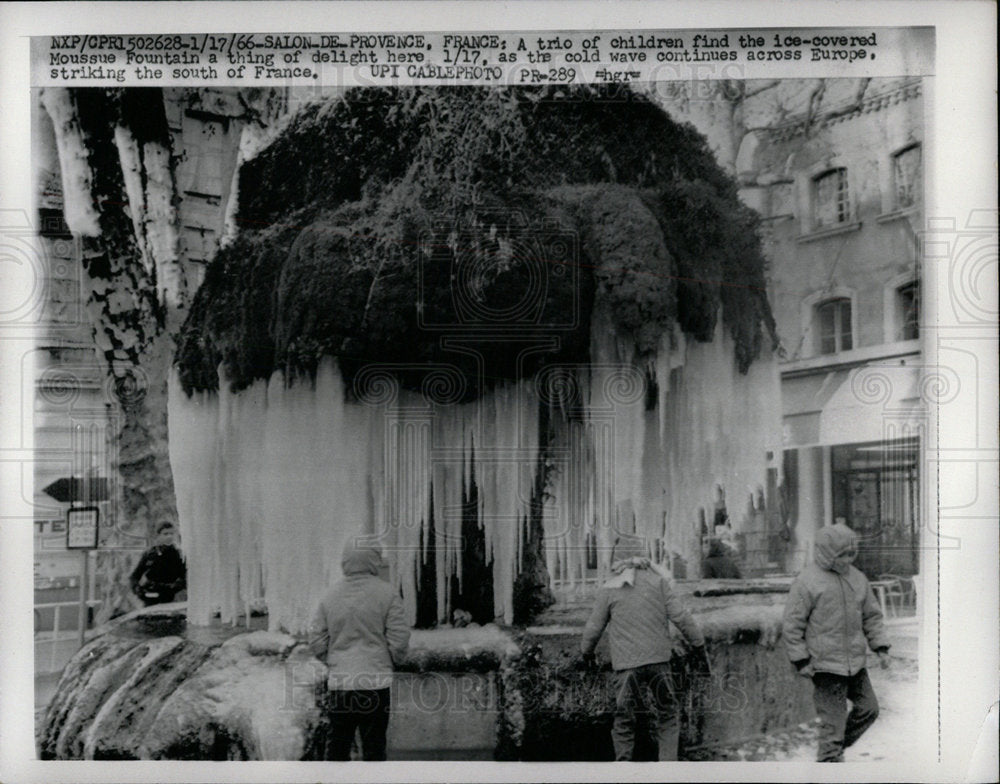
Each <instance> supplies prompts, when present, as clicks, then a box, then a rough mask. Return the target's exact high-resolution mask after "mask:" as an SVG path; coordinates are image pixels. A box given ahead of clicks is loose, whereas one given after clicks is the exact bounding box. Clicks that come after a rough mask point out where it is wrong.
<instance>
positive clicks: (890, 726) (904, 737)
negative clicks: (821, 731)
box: [697, 646, 922, 762]
mask: <svg viewBox="0 0 1000 784" xmlns="http://www.w3.org/2000/svg"><path fill="white" fill-rule="evenodd" d="M894 647H895V646H894ZM871 663H872V668H870V669H869V670H868V674H869V677H870V678H871V682H872V688H873V689H874V690H875V696H876V697H877V698H878V701H879V708H880V711H879V717H878V720H877V721H876V722H875V724H874V725H872V727H871V728H870V729H869V730H868V732H866V733H865V734H864V735H863V736H862V737H861V739H860V740H859V741H858V742H857V743H856V744H855V745H854V746H852V747H851V748H849V749H847V750H846V751H845V752H844V761H845V762H907V761H910V760H913V759H917V758H920V757H921V756H922V752H921V750H920V748H919V747H920V744H921V737H920V735H919V733H916V732H914V731H913V725H914V721H915V718H916V717H917V716H918V711H919V705H918V700H919V683H918V677H917V676H918V673H917V662H916V659H915V657H911V656H908V655H906V656H894V657H893V658H892V666H891V667H890V668H889V669H888V670H883V669H881V668H880V667H879V666H878V664H877V663H875V661H874V657H872V662H871ZM817 730H818V727H817V725H816V722H815V720H813V721H811V722H804V723H802V724H800V725H798V726H797V727H793V728H792V729H790V730H783V731H781V732H774V733H771V734H769V735H765V736H762V737H759V738H754V739H751V740H747V741H745V742H743V743H740V744H737V745H733V746H727V747H724V748H715V749H711V750H708V749H706V750H704V752H702V753H701V754H699V755H698V756H697V758H698V759H712V760H733V761H739V760H747V761H750V760H759V761H765V760H766V761H778V762H812V761H814V760H815V759H816V747H817Z"/></svg>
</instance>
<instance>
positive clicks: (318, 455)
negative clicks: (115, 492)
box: [170, 319, 780, 631]
mask: <svg viewBox="0 0 1000 784" xmlns="http://www.w3.org/2000/svg"><path fill="white" fill-rule="evenodd" d="M592 352H593V357H594V358H593V361H592V363H591V364H590V365H589V366H584V367H574V368H562V369H556V368H553V369H550V372H547V373H544V374H543V375H542V376H541V377H540V378H539V380H538V384H539V386H542V387H544V388H543V389H540V390H536V389H535V381H528V380H522V381H520V382H517V383H516V384H515V383H509V384H503V385H500V386H498V387H496V388H495V389H494V390H492V391H491V392H489V393H487V394H486V395H484V396H483V397H482V398H481V399H479V400H477V401H475V402H472V403H465V404H451V403H448V402H447V398H448V396H449V391H448V390H447V389H444V390H442V389H437V390H435V389H433V388H430V389H425V393H424V394H419V393H416V392H409V391H405V390H401V389H400V388H399V386H398V383H397V382H396V380H395V379H394V378H393V376H392V375H391V374H390V373H387V372H381V371H380V370H379V368H378V366H373V367H372V370H373V372H371V373H362V374H361V375H359V376H358V378H357V379H356V380H355V384H354V390H353V391H354V393H355V395H356V400H349V399H348V396H347V394H346V392H345V386H344V384H343V382H342V379H341V377H340V374H339V372H338V370H337V367H336V363H335V361H334V360H325V361H324V362H323V363H322V365H321V368H320V371H319V373H318V375H317V377H316V381H315V384H314V385H311V384H308V383H299V384H295V385H292V386H290V387H289V386H286V385H285V383H284V379H283V378H282V376H281V375H280V374H276V375H275V376H273V377H272V379H271V381H270V382H269V383H265V382H257V383H256V384H254V385H252V386H251V387H250V388H249V389H246V390H243V391H242V392H239V393H233V392H230V391H228V384H226V383H224V382H223V383H220V385H219V389H220V391H219V392H218V393H196V394H194V395H193V396H192V397H190V398H189V397H187V396H186V395H184V394H183V393H181V391H180V389H179V388H178V386H177V383H178V382H177V381H176V379H174V381H173V382H172V383H173V384H174V387H173V388H172V389H171V395H170V400H171V410H170V425H171V433H170V447H171V461H172V463H173V466H174V481H175V483H176V486H177V496H178V500H179V513H180V519H181V533H182V542H183V546H184V549H185V551H186V552H188V553H192V554H197V555H196V556H195V557H191V558H189V563H190V567H189V571H190V575H189V585H190V588H189V595H190V600H189V617H190V619H191V621H192V622H193V623H207V622H208V621H209V620H210V618H211V617H212V615H213V613H214V612H216V611H218V612H220V613H221V617H222V619H223V620H224V621H234V620H235V619H236V618H237V617H238V616H239V615H240V614H242V613H245V612H247V611H248V610H249V606H250V605H251V603H253V602H254V601H255V600H259V599H261V598H263V599H264V600H265V601H266V604H267V608H268V612H269V619H270V620H269V622H270V625H271V627H272V628H274V629H278V628H283V629H286V630H289V631H300V630H304V629H305V628H306V627H307V626H308V622H309V618H310V615H311V611H312V609H313V608H314V607H315V606H316V604H317V602H318V601H319V598H320V596H321V595H322V593H323V591H324V590H325V589H326V587H327V586H328V585H329V584H330V583H331V582H332V581H333V580H335V579H338V578H339V575H340V566H339V564H340V553H341V550H342V548H343V545H344V543H345V542H346V541H347V539H348V538H349V537H353V536H365V537H369V541H370V542H371V543H372V544H373V545H375V546H377V547H380V548H381V549H382V550H383V552H384V553H385V555H386V558H387V561H388V562H389V565H390V579H391V580H392V582H393V583H394V584H395V585H397V586H398V587H399V588H400V590H401V593H402V596H403V599H404V604H405V607H406V611H407V614H408V617H409V619H410V622H411V623H412V622H414V621H415V620H416V615H417V589H418V585H419V584H420V576H421V571H422V569H424V568H428V564H430V563H433V564H434V568H435V575H434V585H435V586H436V594H437V596H436V600H437V608H438V620H439V621H444V620H447V618H448V613H449V612H450V610H451V609H452V608H453V606H454V601H453V600H454V597H453V596H452V579H451V578H452V576H456V577H459V579H460V578H461V574H462V557H463V540H462V522H463V514H464V503H465V500H466V499H467V498H469V497H471V495H472V493H471V488H472V486H473V483H474V484H475V487H476V497H477V502H478V509H477V518H478V521H479V525H480V526H481V528H482V530H483V535H484V539H485V543H486V561H487V562H490V561H492V564H493V591H494V597H493V599H494V609H495V612H496V614H497V615H498V616H502V617H503V618H504V619H505V621H506V622H508V623H509V622H511V620H512V618H513V610H514V608H513V605H512V595H513V586H514V581H515V579H516V577H517V574H518V571H519V568H520V561H521V555H522V547H523V539H524V531H525V525H526V523H527V520H528V517H529V514H530V504H531V499H532V494H533V493H535V492H537V488H536V479H537V477H538V476H539V475H540V474H539V461H540V460H542V459H543V458H544V459H545V460H546V461H547V463H548V469H549V470H548V472H547V475H548V483H547V486H546V488H545V493H546V495H545V498H546V500H545V505H544V511H543V526H544V533H545V541H544V547H545V557H546V561H547V566H548V569H549V573H550V575H551V576H552V577H553V578H554V579H558V580H562V581H568V582H569V583H571V584H572V583H573V582H574V581H575V580H577V579H579V578H581V577H582V576H583V575H584V574H585V558H586V547H587V545H588V542H587V538H588V536H592V537H593V538H594V541H595V542H596V547H597V552H598V561H599V573H603V572H604V571H605V570H606V569H607V567H608V565H609V559H610V550H611V546H612V544H613V543H614V539H615V537H616V536H617V535H618V534H619V533H623V532H632V531H635V532H636V533H637V534H639V535H640V536H643V537H645V538H646V540H647V542H648V543H650V546H651V547H653V545H654V544H655V543H656V542H657V541H659V542H661V543H662V546H661V547H660V548H659V553H653V554H654V555H663V554H669V553H677V554H680V555H681V556H682V557H684V558H686V559H688V560H689V561H693V560H695V559H696V558H697V555H698V552H699V550H698V548H699V546H700V519H701V517H700V516H699V510H706V514H707V515H708V516H709V519H711V518H710V516H711V510H712V509H713V506H714V502H715V500H716V497H717V494H718V493H719V490H720V489H721V490H722V491H724V492H725V494H726V497H727V499H729V503H730V506H731V508H732V507H733V506H734V503H733V502H734V501H736V504H735V506H736V508H737V510H738V509H739V501H740V500H741V499H742V500H744V501H745V502H746V503H748V504H749V503H751V499H752V498H755V497H756V496H757V495H758V494H759V493H760V492H761V491H762V488H763V487H765V486H766V469H767V461H766V458H765V455H766V453H767V452H768V451H773V450H776V449H777V444H775V443H774V442H773V439H774V437H775V434H777V433H780V429H779V427H778V416H779V412H778V410H777V408H776V407H775V406H774V405H773V401H774V400H775V399H776V390H777V374H776V371H775V365H774V363H773V362H771V361H761V362H757V363H755V364H754V365H753V367H752V368H751V369H750V372H749V373H748V374H747V375H741V374H739V373H738V371H737V370H736V368H735V365H734V362H733V359H732V356H733V355H732V345H731V341H730V340H729V339H728V338H727V337H726V336H724V335H723V334H722V330H721V328H720V329H719V330H718V334H717V335H716V339H715V340H714V341H713V342H711V343H695V342H685V340H684V338H683V336H682V335H680V334H679V333H675V334H674V335H673V336H669V335H668V336H665V337H664V340H663V344H662V346H661V349H660V351H659V353H658V355H657V356H656V359H655V361H651V362H648V363H646V364H645V365H644V366H640V365H639V364H638V363H637V360H636V358H635V357H634V356H633V354H632V350H631V348H630V343H629V342H628V341H623V340H619V339H618V338H617V337H615V334H614V332H613V330H611V329H609V328H607V325H606V324H602V322H601V320H600V319H597V320H595V326H594V330H593V342H592ZM651 379H655V380H656V384H655V390H656V394H655V396H652V394H651V393H650V391H649V389H648V385H649V384H650V383H651ZM439 380H441V381H442V383H445V382H446V381H447V379H446V378H444V377H442V379H439ZM572 385H577V387H578V388H577V389H575V390H573V389H569V387H570V386H572ZM573 401H576V402H575V403H574V402H573ZM573 405H576V406H577V410H575V411H574V410H573V408H572V407H573ZM541 406H548V409H549V416H548V422H549V428H550V433H551V435H550V436H549V443H548V444H547V446H546V447H545V452H544V454H542V453H541V452H540V445H539V410H540V407H541ZM735 516H736V518H737V519H736V522H737V527H738V528H739V527H740V520H739V516H738V514H737V515H735ZM432 523H433V528H434V532H433V538H432V537H431V530H430V529H431V525H432ZM430 541H433V542H434V549H435V553H434V558H433V560H431V559H429V558H428V556H429V553H428V551H427V548H428V543H429V542H430Z"/></svg>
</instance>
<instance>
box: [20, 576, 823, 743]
mask: <svg viewBox="0 0 1000 784" xmlns="http://www.w3.org/2000/svg"><path fill="white" fill-rule="evenodd" d="M677 585H678V589H679V590H680V591H681V592H682V593H684V594H686V596H687V601H688V602H689V605H690V606H691V607H692V609H693V610H694V612H695V613H696V615H697V617H698V620H699V622H700V623H701V625H702V628H703V629H704V630H705V632H706V636H707V637H708V640H709V651H710V657H711V661H712V679H711V681H710V683H708V684H703V683H702V684H698V685H696V687H695V688H692V689H690V690H689V695H688V697H687V698H686V699H685V701H684V707H683V720H682V756H689V757H692V758H705V757H706V755H707V756H710V753H708V752H706V749H707V748H710V747H711V746H713V745H717V744H721V743H728V742H732V741H735V740H739V739H742V738H746V737H749V736H753V735H756V734H759V733H763V732H769V731H771V730H773V729H775V728H777V727H785V726H791V725H793V724H796V723H798V722H800V721H802V720H803V719H805V718H807V717H808V716H810V715H811V707H810V704H809V702H810V701H809V690H808V685H807V684H806V683H805V682H804V681H803V680H802V679H799V678H796V677H795V675H794V674H793V672H792V671H791V668H790V666H789V665H788V663H787V660H786V659H785V656H784V652H783V651H782V650H781V647H780V645H778V643H779V638H780V628H781V612H782V605H783V602H784V593H783V592H784V591H787V582H784V583H780V582H779V583H769V584H762V583H759V582H757V583H754V582H750V583H746V582H744V583H727V581H717V580H716V581H708V580H705V581H690V582H684V581H681V582H679V583H678V584H677ZM747 589H749V590H750V591H756V592H752V593H728V592H729V591H732V590H747ZM720 593H721V594H722V595H718V594H720ZM706 594H708V595H706ZM713 594H715V595H713ZM589 603H590V600H589V599H586V598H582V597H581V598H579V599H577V600H573V599H568V600H566V601H564V602H562V603H561V604H560V605H558V606H557V607H555V608H552V609H551V610H550V611H548V612H547V613H546V614H545V615H544V616H543V617H542V618H541V619H540V623H539V624H537V625H535V626H532V627H529V628H527V629H509V628H500V627H498V626H494V625H492V624H488V625H486V626H482V627H466V628H462V629H449V628H442V629H434V630H415V631H414V632H413V636H412V639H411V650H410V652H409V654H408V656H407V659H406V660H405V661H404V662H402V663H401V665H400V667H399V669H400V671H401V673H400V675H399V676H398V677H397V679H396V682H395V684H394V687H393V689H394V692H393V715H392V719H391V722H390V730H389V733H390V738H389V742H390V758H396V759H490V758H498V759H535V760H540V759H610V754H611V747H610V736H609V726H610V718H611V714H610V709H611V705H612V702H611V699H612V692H611V690H610V688H609V686H608V672H609V666H608V663H607V661H606V658H605V657H604V656H602V654H604V653H606V651H605V650H604V649H603V647H599V649H598V654H599V659H600V665H599V667H598V668H597V669H596V670H591V671H587V670H582V669H580V668H579V667H578V666H577V665H576V660H575V656H576V651H577V646H578V644H579V637H580V631H581V627H582V624H583V622H584V621H585V619H586V614H587V611H588V609H589ZM253 620H256V619H252V621H253ZM252 625H253V624H251V626H252ZM603 645H604V643H603V642H602V646H603ZM675 657H676V662H677V667H676V672H677V673H678V677H679V678H680V679H681V680H682V681H686V680H687V678H688V676H687V666H686V660H685V650H684V646H683V644H681V643H680V642H678V644H677V645H676V651H675ZM325 675H326V670H325V667H324V665H322V664H321V663H320V662H319V661H318V660H317V659H316V658H314V657H313V656H312V655H310V654H309V653H308V651H307V650H306V649H305V647H304V646H302V645H301V644H300V643H299V640H297V639H296V638H294V637H292V636H290V635H286V634H282V633H279V632H267V631H263V630H247V629H246V628H237V629H234V628H221V627H194V626H187V625H186V622H185V620H184V606H183V605H182V604H177V605H165V606H162V607H159V608H149V609H147V610H142V611H138V612H136V613H133V614H131V615H129V616H125V617H124V618H122V619H119V620H118V621H116V622H114V623H113V624H112V625H110V626H109V627H106V629H105V630H104V631H103V633H102V634H100V635H99V636H97V637H96V638H95V639H93V640H92V641H90V642H89V643H88V644H87V645H86V646H85V647H84V648H83V649H81V651H80V652H79V653H78V654H77V655H76V656H75V657H74V658H73V659H72V660H71V661H70V663H69V664H68V665H67V667H66V669H65V671H64V673H63V676H62V679H61V680H60V683H59V685H58V687H57V690H56V695H55V697H54V698H53V700H52V702H51V704H50V705H49V708H48V710H47V712H46V714H45V718H44V721H43V725H42V726H41V727H40V730H39V738H38V741H39V754H40V756H41V757H42V758H43V759H214V760H217V759H243V760H257V759H262V760H264V759H267V760H309V759H322V758H323V757H324V754H325V749H324V738H325V734H326V733H325V725H324V720H323V714H322V710H321V700H322V695H323V693H324V682H325Z"/></svg>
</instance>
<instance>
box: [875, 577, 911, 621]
mask: <svg viewBox="0 0 1000 784" xmlns="http://www.w3.org/2000/svg"><path fill="white" fill-rule="evenodd" d="M878 581H879V582H880V583H882V584H883V585H884V586H885V597H886V599H887V600H888V606H889V607H891V608H892V614H893V615H895V616H899V614H900V613H899V611H900V610H901V609H902V608H903V603H904V602H905V600H906V592H905V591H904V590H903V578H901V577H899V576H898V575H895V574H883V575H879V578H878Z"/></svg>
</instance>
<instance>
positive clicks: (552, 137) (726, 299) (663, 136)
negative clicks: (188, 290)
mask: <svg viewBox="0 0 1000 784" xmlns="http://www.w3.org/2000/svg"><path fill="white" fill-rule="evenodd" d="M238 221H239V226H240V234H239V236H238V238H237V239H236V240H235V242H233V243H232V244H231V245H229V246H228V247H226V248H225V249H223V250H222V251H220V253H219V254H218V256H217V257H216V259H215V260H214V262H213V263H212V265H211V266H210V268H209V270H208V272H207V275H206V279H205V282H204V284H203V285H202V287H201V289H200V290H199V292H198V294H197V296H196V298H195V301H194V303H193V306H192V310H191V313H190V315H189V317H188V319H187V322H186V324H185V325H184V328H183V330H182V333H181V335H180V341H179V349H178V354H177V365H178V369H179V373H180V378H181V382H182V384H183V387H184V389H185V391H186V392H188V393H189V394H190V393H191V392H193V391H198V390H213V389H216V388H217V387H218V383H219V380H218V378H219V376H218V369H219V368H220V367H221V368H222V369H223V372H224V374H225V376H226V378H228V380H229V382H230V384H231V385H232V388H233V389H234V390H239V389H242V388H245V387H247V386H249V385H250V384H252V383H253V382H254V381H255V380H257V379H266V378H269V377H270V375H271V374H272V373H273V372H274V371H278V370H280V371H283V372H284V373H285V374H286V378H294V377H296V376H301V375H309V374H311V373H313V372H314V371H315V368H316V367H317V363H318V361H319V360H320V358H321V357H323V356H328V355H332V356H337V357H339V361H340V366H341V370H342V372H343V374H344V377H345V379H347V380H348V382H350V380H351V378H352V377H353V376H354V374H356V373H357V372H358V370H359V369H360V368H361V367H363V366H364V365H365V364H367V363H371V362H378V363H379V364H381V365H383V366H389V367H391V368H392V370H393V372H394V373H395V374H396V375H397V376H398V378H399V380H400V381H401V382H402V383H403V384H404V385H405V386H408V387H410V388H416V389H419V388H420V387H421V385H422V384H426V383H428V381H429V375H428V374H429V373H432V372H434V369H435V368H440V367H441V366H449V369H450V370H454V369H455V368H457V369H458V370H460V371H461V376H462V378H463V379H464V380H465V383H463V384H460V385H459V388H458V389H457V390H456V392H455V397H456V400H468V399H473V398H475V397H477V396H478V395H479V394H480V393H481V392H482V391H483V387H484V385H489V384H491V383H492V382H493V381H495V380H497V379H515V378H520V377H525V376H530V375H531V374H532V373H534V372H536V371H537V370H538V369H539V367H541V366H543V365H545V364H547V363H567V362H569V363H581V364H582V363H586V362H587V360H588V358H589V354H588V349H589V344H590V335H591V315H592V313H594V312H595V306H597V307H600V308H601V309H602V310H603V311H604V312H606V313H609V314H610V317H611V320H612V324H613V327H614V329H615V331H616V332H617V333H618V334H619V335H620V336H624V337H626V338H627V339H630V340H631V341H633V342H634V348H635V351H636V352H637V356H639V357H641V356H643V355H646V354H653V353H655V351H656V348H657V346H658V344H659V343H660V341H661V340H664V339H667V338H666V337H665V336H668V335H672V334H673V327H674V325H675V324H676V325H677V326H679V328H680V329H681V330H682V331H683V332H684V333H685V334H686V335H688V336H689V337H693V338H695V339H697V340H701V341H709V340H711V339H712V337H713V335H714V333H715V327H716V322H717V320H718V319H719V318H720V317H721V318H722V319H723V322H724V326H725V328H726V329H727V330H728V332H729V333H730V334H731V335H732V337H733V338H734V341H735V345H736V357H735V361H736V362H737V363H738V366H739V368H740V370H741V371H745V370H746V368H747V367H748V366H749V364H750V362H751V361H752V360H753V359H754V358H755V357H756V356H757V355H758V354H759V352H760V350H761V348H762V345H763V343H764V335H765V334H767V335H768V336H769V337H770V338H771V339H772V340H773V336H774V332H773V319H772V316H771V313H770V309H769V307H768V304H767V299H766V294H765V282H764V259H763V255H762V253H761V248H760V242H759V239H758V235H757V216H756V214H755V213H753V212H752V211H751V210H749V209H748V208H746V207H745V206H743V205H742V204H741V203H740V201H739V200H738V198H737V194H736V187H735V184H734V182H733V181H732V180H731V179H730V178H729V177H728V176H727V175H726V174H725V172H723V171H722V169H721V168H720V167H719V166H718V164H717V163H716V162H715V160H714V158H713V156H712V154H711V152H710V151H709V149H708V148H707V146H706V142H705V140H704V139H703V137H701V136H700V135H699V134H698V133H697V132H696V131H695V130H694V129H693V128H692V127H690V126H688V125H680V124H677V123H675V122H673V121H672V120H671V119H670V118H669V117H668V116H667V115H666V113H665V112H664V111H663V110H662V109H661V108H659V107H658V106H657V105H656V104H655V103H653V102H652V100H650V99H649V98H647V97H644V96H641V95H638V94H633V93H632V92H630V91H627V90H623V89H622V88H621V87H600V86H596V87H587V86H579V87H546V88H474V87H413V88H398V89H385V88H377V89H376V88H371V89H368V88H364V89H352V90H349V91H347V92H345V93H343V94H342V95H339V96H336V97H333V98H330V99H327V100H324V101H320V102H317V103H314V104H310V105H308V106H307V107H305V108H304V109H302V110H301V111H300V112H299V113H298V114H297V115H295V116H294V117H293V118H292V119H291V121H290V122H289V124H288V125H287V127H286V128H285V129H284V130H283V131H282V133H281V134H280V135H279V136H278V137H277V138H276V139H275V140H274V141H273V143H271V145H270V146H269V147H267V148H266V149H265V150H264V151H263V152H262V153H261V154H260V155H258V156H257V157H256V158H254V159H253V160H251V161H249V162H247V163H246V164H245V165H244V166H243V167H242V169H241V172H240V181H239V214H238ZM720 308H721V314H720ZM456 338H457V339H458V340H459V342H460V343H461V346H460V347H458V348H456V343H455V339H456ZM526 348H527V349H529V350H527V351H526ZM483 356H486V357H488V362H487V363H486V364H487V366H486V367H483V366H481V364H480V363H479V362H478V360H479V358H481V357H483Z"/></svg>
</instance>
